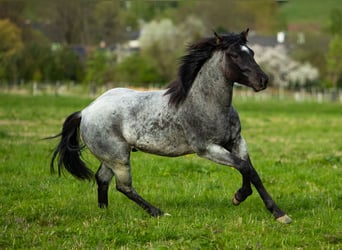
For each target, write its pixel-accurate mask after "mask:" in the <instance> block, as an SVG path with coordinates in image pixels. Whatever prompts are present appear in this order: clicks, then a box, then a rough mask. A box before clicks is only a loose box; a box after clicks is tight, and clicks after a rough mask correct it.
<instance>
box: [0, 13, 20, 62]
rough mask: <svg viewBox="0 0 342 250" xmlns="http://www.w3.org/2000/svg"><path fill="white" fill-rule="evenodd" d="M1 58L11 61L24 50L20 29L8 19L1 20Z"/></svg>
mask: <svg viewBox="0 0 342 250" xmlns="http://www.w3.org/2000/svg"><path fill="white" fill-rule="evenodd" d="M0 37H1V40H0V58H1V59H5V60H6V59H9V58H10V57H11V56H13V55H14V54H17V53H18V52H19V51H20V50H21V49H22V48H23V46H24V45H23V42H22V39H21V31H20V29H19V28H18V27H17V26H16V25H15V24H13V23H12V22H11V21H9V20H8V19H5V20H1V19H0Z"/></svg>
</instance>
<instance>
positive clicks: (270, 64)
mask: <svg viewBox="0 0 342 250" xmlns="http://www.w3.org/2000/svg"><path fill="white" fill-rule="evenodd" d="M251 47H252V48H253V50H254V51H255V57H256V58H255V59H256V61H257V62H258V63H260V64H261V65H262V66H263V68H264V69H265V71H266V72H267V73H268V74H269V76H270V78H271V85H273V86H279V87H283V88H288V87H306V86H308V85H310V84H311V83H313V82H315V81H317V80H318V78H319V72H318V70H317V69H316V68H314V67H313V66H312V65H311V64H310V63H308V62H306V63H300V62H298V61H295V60H293V59H292V58H290V57H289V55H288V53H287V51H286V48H285V47H284V46H282V45H278V46H275V47H264V46H260V45H253V46H251Z"/></svg>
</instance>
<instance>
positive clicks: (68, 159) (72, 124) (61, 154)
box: [50, 112, 94, 180]
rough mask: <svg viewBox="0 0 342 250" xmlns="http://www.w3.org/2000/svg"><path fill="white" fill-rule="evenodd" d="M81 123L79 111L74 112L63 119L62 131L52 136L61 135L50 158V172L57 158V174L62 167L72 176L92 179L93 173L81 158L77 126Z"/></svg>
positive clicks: (52, 170)
mask: <svg viewBox="0 0 342 250" xmlns="http://www.w3.org/2000/svg"><path fill="white" fill-rule="evenodd" d="M80 123H81V112H75V113H73V114H71V115H70V116H68V118H66V119H65V122H64V124H63V129H62V132H61V133H60V134H58V135H56V136H54V137H50V138H56V137H59V136H61V137H62V138H61V141H60V142H59V144H58V145H57V147H56V149H55V151H54V152H53V156H52V159H51V164H50V168H51V172H52V173H53V172H54V170H55V168H54V162H55V160H56V159H57V166H58V174H59V175H60V174H61V171H62V169H63V166H64V168H65V169H66V170H67V171H68V172H69V173H71V174H72V175H73V176H75V177H77V178H78V179H81V180H92V179H93V176H94V173H93V172H92V171H91V170H90V169H89V168H87V167H86V165H85V163H84V162H83V161H82V159H81V151H82V146H80V143H79V141H80V137H79V127H80Z"/></svg>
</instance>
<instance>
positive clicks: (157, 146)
mask: <svg viewBox="0 0 342 250" xmlns="http://www.w3.org/2000/svg"><path fill="white" fill-rule="evenodd" d="M124 137H125V139H126V140H127V142H128V143H129V144H130V145H132V146H134V147H135V148H137V149H139V150H141V151H144V152H147V153H151V154H157V155H163V156H180V155H185V154H191V153H193V150H192V148H191V147H190V146H189V144H188V143H187V141H186V139H185V137H184V135H182V133H181V131H180V130H178V129H176V128H172V125H171V126H170V127H168V128H164V129H162V128H156V127H155V128H150V129H148V128H146V127H143V126H142V127H140V128H139V129H132V128H131V129H130V131H127V133H124Z"/></svg>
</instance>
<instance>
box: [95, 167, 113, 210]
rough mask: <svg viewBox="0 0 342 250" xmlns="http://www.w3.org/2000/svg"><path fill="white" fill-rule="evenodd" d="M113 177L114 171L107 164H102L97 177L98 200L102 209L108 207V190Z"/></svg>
mask: <svg viewBox="0 0 342 250" xmlns="http://www.w3.org/2000/svg"><path fill="white" fill-rule="evenodd" d="M113 175H114V173H113V171H112V170H111V169H109V168H107V167H106V165H105V164H103V163H101V165H100V167H99V169H98V170H97V172H96V175H95V178H96V182H97V195H98V196H97V198H98V204H99V207H100V208H103V207H108V188H109V184H110V181H111V180H112V178H113Z"/></svg>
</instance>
